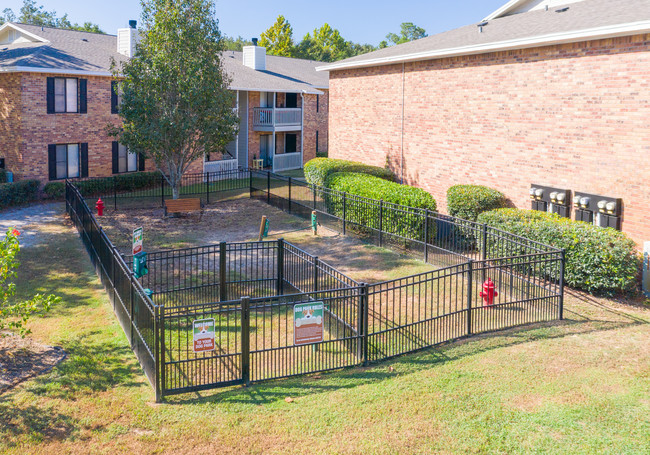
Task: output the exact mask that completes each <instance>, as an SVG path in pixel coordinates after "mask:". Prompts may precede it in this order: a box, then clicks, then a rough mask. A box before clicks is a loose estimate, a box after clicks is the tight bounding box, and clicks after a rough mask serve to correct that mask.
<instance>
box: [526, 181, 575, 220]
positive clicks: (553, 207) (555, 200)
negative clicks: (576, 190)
mask: <svg viewBox="0 0 650 455" xmlns="http://www.w3.org/2000/svg"><path fill="white" fill-rule="evenodd" d="M529 195H530V201H531V208H532V209H533V210H537V211H540V212H549V213H557V214H558V215H560V216H561V217H564V218H569V217H570V213H571V190H563V189H560V188H552V187H550V186H542V185H535V184H532V185H531V186H530V191H529Z"/></svg>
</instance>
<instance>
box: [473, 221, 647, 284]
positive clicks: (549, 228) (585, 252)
mask: <svg viewBox="0 0 650 455" xmlns="http://www.w3.org/2000/svg"><path fill="white" fill-rule="evenodd" d="M478 221H479V222H481V223H487V224H488V225H490V226H492V227H495V228H497V229H501V230H504V231H507V232H511V233H513V234H516V235H520V236H523V237H526V238H529V239H531V240H535V241H538V242H542V243H546V244H548V245H551V246H554V247H556V248H560V249H564V250H566V266H565V271H564V272H565V273H564V279H565V282H566V283H567V284H568V285H569V286H571V287H573V288H576V289H582V290H584V291H587V292H590V293H594V294H603V295H613V294H616V293H624V292H631V291H634V290H635V288H636V286H637V281H638V273H639V270H640V267H641V258H640V256H639V253H638V251H637V249H636V244H635V243H634V241H633V240H631V239H630V238H629V237H627V236H626V235H625V234H623V233H622V232H619V231H616V230H614V229H610V228H600V227H597V226H594V225H591V224H587V223H583V222H580V221H573V220H570V219H568V218H562V217H560V216H559V215H556V214H551V213H544V212H538V211H532V210H519V209H498V210H493V211H490V212H484V213H482V214H480V215H479V217H478ZM488 249H489V250H490V257H500V256H492V255H494V254H496V255H499V254H502V255H503V254H505V253H506V252H505V251H499V245H498V244H496V243H493V244H488ZM509 254H510V255H511V254H513V253H512V251H510V252H509Z"/></svg>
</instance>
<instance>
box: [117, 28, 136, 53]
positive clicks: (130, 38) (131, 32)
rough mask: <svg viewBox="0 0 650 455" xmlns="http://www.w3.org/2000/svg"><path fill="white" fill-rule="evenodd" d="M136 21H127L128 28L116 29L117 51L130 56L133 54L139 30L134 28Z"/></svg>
mask: <svg viewBox="0 0 650 455" xmlns="http://www.w3.org/2000/svg"><path fill="white" fill-rule="evenodd" d="M135 27H136V21H133V20H131V21H129V28H118V29H117V53H118V54H122V55H126V56H127V57H129V58H131V57H133V56H134V55H135V45H136V44H137V43H138V42H139V41H140V32H138V30H137V29H136V28H135Z"/></svg>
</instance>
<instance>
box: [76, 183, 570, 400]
mask: <svg viewBox="0 0 650 455" xmlns="http://www.w3.org/2000/svg"><path fill="white" fill-rule="evenodd" d="M246 172H249V171H246ZM247 176H248V181H247V184H248V187H249V189H250V195H251V197H254V198H256V199H259V200H263V201H265V202H268V203H271V204H273V205H275V206H277V207H280V208H282V209H284V210H287V211H289V212H291V213H294V214H296V215H298V216H305V217H307V216H311V212H312V211H316V212H317V213H318V214H319V221H320V222H321V223H322V224H325V225H326V226H328V227H330V228H332V229H336V230H339V231H340V232H342V233H345V234H350V235H357V236H362V237H364V238H366V239H371V240H372V241H375V242H376V243H377V244H379V245H382V246H388V247H395V248H400V249H407V250H415V251H419V252H420V253H422V254H423V257H424V259H425V260H426V261H427V262H428V263H430V264H434V265H436V266H437V267H438V268H437V269H436V270H434V271H431V272H427V273H422V274H418V275H414V276H409V277H404V278H399V279H396V280H390V281H386V282H382V283H375V284H365V283H358V282H356V281H355V280H353V279H351V278H350V277H347V276H346V275H345V274H343V273H341V272H340V271H338V270H336V269H335V268H333V267H331V266H330V265H328V264H326V263H324V262H322V261H320V260H319V259H318V258H317V257H314V256H312V255H310V254H308V253H307V252H305V251H303V250H301V249H300V248H298V247H296V246H294V245H291V244H289V243H287V242H284V241H282V240H279V241H272V242H252V243H233V244H226V243H221V244H219V245H212V246H206V247H199V248H186V249H182V250H173V251H159V252H153V253H149V256H148V265H149V274H148V275H145V276H144V277H143V278H141V279H140V280H137V279H135V278H134V276H133V274H132V273H131V271H130V266H131V260H132V259H131V258H130V257H122V256H120V255H119V253H118V252H117V251H116V250H115V248H114V247H113V245H112V244H111V242H110V240H109V239H108V238H107V237H106V235H105V234H104V232H103V231H102V229H101V227H100V226H99V225H98V224H97V222H96V220H95V219H94V218H93V216H92V214H91V213H90V211H89V210H88V206H87V205H86V203H85V202H84V200H83V197H82V195H81V193H80V192H79V191H78V190H77V189H76V188H75V186H74V185H73V184H71V183H70V182H68V183H67V184H66V205H67V207H68V213H70V216H71V218H72V219H73V221H75V224H76V226H77V228H78V229H79V231H80V233H81V236H82V238H83V239H84V243H85V244H86V247H87V248H88V251H89V253H90V256H91V259H92V261H93V264H95V267H96V269H97V273H98V274H99V276H100V277H101V279H102V282H103V283H104V286H105V287H106V288H107V290H108V292H109V295H111V300H112V301H113V304H114V306H115V311H116V314H117V316H118V318H119V319H120V322H121V324H122V327H123V328H124V330H125V333H126V334H127V336H129V337H130V340H131V343H132V346H133V348H134V350H135V352H136V355H137V356H138V359H139V360H140V363H141V364H142V366H143V369H144V370H145V373H147V376H148V377H149V379H150V381H151V383H152V385H153V386H154V388H155V389H156V396H157V398H158V399H160V398H161V397H163V396H165V395H170V394H175V393H183V392H188V391H193V390H201V389H209V388H214V387H221V386H225V385H232V384H247V383H249V382H254V381H261V380H267V379H273V378H282V377H288V376H293V375H299V374H305V373H313V372H320V371H325V370H332V369H337V368H343V367H348V366H354V365H364V364H367V363H368V362H372V361H378V360H381V359H385V358H389V357H392V356H396V355H400V354H403V353H407V352H412V351H415V350H418V349H422V348H426V347H430V346H434V345H436V344H439V343H442V342H446V341H449V340H454V339H458V338H461V337H465V336H469V335H473V334H478V333H485V332H490V331H495V330H501V329H505V328H509V327H515V326H519V325H523V324H527V323H533V322H540V321H548V320H553V319H558V318H562V312H563V309H562V307H563V276H564V269H563V266H564V256H563V252H562V251H560V250H556V249H554V248H551V247H548V246H546V245H543V244H540V243H537V242H533V241H530V240H528V239H525V238H522V237H517V236H514V235H512V234H509V233H506V232H503V231H499V230H497V229H493V228H490V227H489V226H486V225H481V224H477V223H472V222H469V221H465V220H459V219H457V218H454V217H450V216H445V215H441V214H437V213H433V212H430V211H427V210H422V209H415V208H409V207H403V206H399V205H395V204H387V203H384V202H382V201H375V200H370V199H366V198H360V197H357V196H352V195H349V194H345V193H338V192H335V191H332V190H328V189H326V188H316V187H313V186H310V185H307V184H305V183H304V182H300V181H296V180H294V179H291V178H287V177H282V176H279V175H276V174H272V173H269V172H263V171H250V172H249V173H248V174H247ZM488 282H491V283H493V284H492V285H493V290H492V291H491V290H490V289H488V288H487V287H485V288H484V287H483V286H484V284H486V283H488ZM147 294H149V295H151V298H149V297H148V296H147ZM310 302H311V303H313V302H322V303H323V304H324V307H325V312H324V321H323V323H324V335H323V336H324V338H323V341H322V342H319V343H316V344H311V345H297V344H296V343H294V334H295V327H294V319H293V318H294V315H293V312H294V306H295V305H296V304H301V303H310ZM202 319H210V320H212V319H214V321H215V345H216V346H215V349H214V350H213V351H209V352H195V350H194V348H193V330H192V327H193V322H194V321H197V320H202Z"/></svg>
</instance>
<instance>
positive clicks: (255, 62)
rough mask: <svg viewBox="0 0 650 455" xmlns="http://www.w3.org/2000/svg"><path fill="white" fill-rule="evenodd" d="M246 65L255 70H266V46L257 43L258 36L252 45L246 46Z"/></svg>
mask: <svg viewBox="0 0 650 455" xmlns="http://www.w3.org/2000/svg"><path fill="white" fill-rule="evenodd" d="M244 66H247V67H249V68H253V69H254V70H258V71H264V70H266V48H265V47H261V46H258V45H257V38H253V45H252V46H244Z"/></svg>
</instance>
